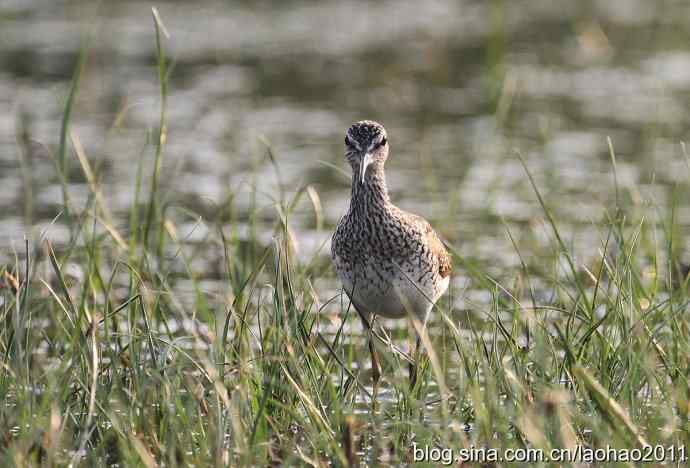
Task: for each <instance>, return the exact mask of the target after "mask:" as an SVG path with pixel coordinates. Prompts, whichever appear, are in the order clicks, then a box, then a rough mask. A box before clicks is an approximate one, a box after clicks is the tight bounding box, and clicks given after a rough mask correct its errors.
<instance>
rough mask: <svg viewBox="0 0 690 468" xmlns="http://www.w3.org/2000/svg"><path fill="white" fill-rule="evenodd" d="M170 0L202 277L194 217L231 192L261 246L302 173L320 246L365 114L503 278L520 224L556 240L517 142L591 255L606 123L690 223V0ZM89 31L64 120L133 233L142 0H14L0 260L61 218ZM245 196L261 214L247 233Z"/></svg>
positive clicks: (584, 254)
mask: <svg viewBox="0 0 690 468" xmlns="http://www.w3.org/2000/svg"><path fill="white" fill-rule="evenodd" d="M157 8H158V9H159V11H160V15H161V17H162V19H163V22H164V24H165V27H166V30H167V32H168V33H169V38H168V39H166V40H165V47H166V52H167V54H168V56H169V57H170V59H171V63H170V65H171V71H170V83H169V95H168V106H169V109H168V139H167V143H166V146H165V153H164V162H163V175H164V176H163V177H162V188H163V190H164V193H165V197H166V199H167V200H169V201H170V202H171V204H172V205H174V206H175V207H177V208H179V209H172V210H171V211H170V213H169V215H170V216H171V218H172V219H173V220H174V221H175V223H176V226H177V234H178V237H179V238H180V239H183V240H184V242H186V243H188V244H189V245H191V246H192V248H194V249H196V250H193V251H194V252H195V256H194V259H193V264H192V266H193V268H194V269H196V270H198V271H204V272H206V273H205V274H204V275H203V276H205V277H207V278H206V279H207V281H208V282H207V283H205V285H207V286H208V288H207V291H208V293H209V294H210V295H213V294H215V293H219V291H221V290H222V286H221V285H218V284H216V283H215V281H214V280H216V279H217V277H214V276H216V275H215V273H214V272H216V271H218V270H219V268H218V266H217V258H218V252H217V251H213V249H204V248H203V247H199V246H197V247H194V246H195V245H197V244H201V243H203V241H204V239H206V238H207V237H206V233H207V231H208V230H209V229H210V228H209V227H208V226H207V225H206V220H205V219H204V218H203V216H204V215H205V214H207V213H213V212H214V210H216V209H217V207H218V206H219V205H222V204H223V203H225V201H226V200H227V199H228V197H229V196H230V194H233V204H234V205H233V206H234V209H236V210H237V211H238V213H237V218H238V219H239V220H240V221H238V223H237V224H236V225H234V226H231V227H228V228H227V229H228V230H229V231H230V230H231V231H232V232H234V233H236V234H237V235H239V236H240V238H242V237H243V236H244V237H247V238H249V237H250V236H256V237H258V239H259V241H260V242H261V243H264V244H268V243H270V242H271V237H272V232H271V230H270V229H271V227H272V226H273V223H274V222H275V219H276V217H277V215H276V211H275V208H274V205H275V203H276V199H277V198H279V196H280V194H281V192H282V193H283V194H284V197H285V198H286V199H289V198H290V197H291V196H292V194H294V192H295V190H296V189H297V188H299V187H304V186H311V187H312V191H313V193H312V195H313V194H316V196H312V197H311V198H310V197H308V196H303V197H302V199H301V201H300V203H299V205H298V206H297V208H296V211H295V213H294V215H293V216H292V217H291V225H292V230H293V236H294V240H295V245H296V248H297V253H298V255H299V258H300V259H301V260H302V261H304V262H307V261H310V260H311V259H312V257H313V256H314V255H322V256H324V258H325V256H326V253H327V252H328V240H329V236H330V233H331V232H332V228H333V226H334V224H335V223H336V222H337V220H338V218H339V216H341V215H342V213H343V212H344V210H346V208H347V203H348V195H349V189H348V184H349V179H348V176H347V172H348V171H349V168H347V167H346V164H345V162H344V160H343V158H342V150H343V148H342V137H343V134H344V131H345V129H346V128H347V126H348V125H349V124H350V123H351V122H352V121H354V120H358V119H362V118H371V119H376V120H379V121H381V122H382V123H383V124H384V125H385V126H386V127H387V129H388V133H389V135H390V138H389V139H390V143H391V148H392V154H391V157H390V159H389V163H388V165H387V174H388V181H389V186H390V189H391V193H392V196H393V199H394V201H395V202H396V203H398V204H399V205H400V206H402V207H403V208H405V209H407V210H410V211H415V212H418V213H420V214H422V215H424V216H425V217H427V218H429V219H430V220H431V221H432V223H433V224H434V225H435V226H436V227H437V229H438V231H440V232H441V233H442V234H443V235H444V236H445V237H446V239H448V240H449V242H450V243H451V244H452V245H454V246H455V247H456V249H457V251H458V253H459V254H460V255H462V256H463V257H465V258H469V259H472V260H473V261H477V262H480V264H481V265H482V267H483V268H485V269H486V271H487V272H489V273H491V274H493V275H496V276H497V277H498V278H504V279H505V278H511V277H512V276H513V275H514V272H515V270H516V269H517V268H518V267H519V265H520V259H519V257H518V255H517V254H516V252H515V249H514V248H513V246H512V244H511V241H510V238H509V236H508V235H507V231H506V230H507V229H510V232H511V234H512V235H513V236H514V237H515V238H516V242H517V244H518V246H519V248H520V250H521V253H522V254H523V255H524V256H525V257H526V258H530V257H533V256H539V255H540V251H541V249H543V248H544V247H545V246H546V245H549V242H551V238H550V231H549V229H548V227H547V226H546V225H545V223H544V217H543V211H542V209H541V207H540V206H539V204H538V203H537V201H536V198H535V196H534V193H533V191H532V189H531V187H530V186H529V182H528V179H527V177H526V175H525V171H524V170H523V168H522V166H521V164H520V162H519V160H518V158H517V157H516V153H517V152H519V153H520V154H522V156H523V157H524V159H525V161H526V162H527V164H528V166H529V168H530V170H531V171H532V173H533V174H534V176H535V178H536V181H537V183H538V184H539V187H540V190H542V194H543V195H544V197H545V199H546V200H547V202H548V203H549V205H550V208H551V209H552V210H553V212H554V214H555V216H556V218H557V219H558V220H559V224H560V226H561V228H562V230H563V232H564V235H565V237H566V242H567V243H568V245H570V246H572V248H573V249H574V251H575V253H576V255H580V256H581V257H580V258H581V259H582V262H583V263H586V262H587V261H588V258H589V257H593V256H596V255H597V252H596V249H597V248H598V247H599V246H600V244H601V238H600V235H601V233H600V232H598V231H597V230H596V229H595V228H593V224H592V223H596V222H598V221H600V220H601V219H602V217H603V216H604V213H605V210H606V209H611V207H612V206H613V203H614V200H615V196H616V190H615V183H614V173H613V171H612V163H611V157H610V155H609V146H608V143H607V137H610V139H611V142H612V144H613V147H614V148H615V153H616V173H615V177H616V178H615V180H616V181H617V184H618V187H619V202H620V203H621V205H622V206H625V207H626V208H627V209H629V210H631V211H634V210H637V209H640V208H641V207H644V206H648V205H653V206H655V207H658V208H659V210H658V211H657V213H658V215H659V219H654V220H650V222H660V221H661V220H662V219H663V216H665V213H666V211H665V210H666V208H667V207H668V206H669V204H670V203H671V198H672V191H673V190H675V191H676V192H675V198H676V204H677V206H676V213H675V216H676V219H677V221H678V222H679V223H680V225H681V226H686V225H687V224H688V223H690V204H689V203H688V197H687V196H684V195H687V180H688V177H690V169H689V166H688V163H687V159H686V158H685V157H684V155H683V151H682V149H681V145H680V142H681V141H682V140H684V139H685V138H686V135H687V126H688V112H687V109H688V108H689V107H690V106H689V104H690V92H688V90H690V50H688V48H687V44H688V43H690V42H689V39H690V5H688V4H686V3H685V2H679V1H678V2H673V1H666V2H655V3H654V5H652V3H651V2H645V1H642V0H616V1H609V0H599V1H590V2H571V1H535V2H501V1H493V2H485V1H470V0H464V1H459V2H457V1H447V0H439V1H432V2H425V3H424V5H423V6H420V5H419V2H416V1H396V2H379V3H370V2H356V1H345V2H306V1H304V2H279V3H275V4H272V3H271V2H258V3H254V2H236V3H232V2H203V3H201V4H200V5H196V4H194V5H192V4H189V3H188V2H174V1H173V2H163V3H160V4H158V5H157ZM81 47H87V51H88V52H87V62H86V65H85V68H84V73H83V76H82V80H81V83H80V88H79V91H78V95H77V100H76V105H75V108H74V110H73V114H72V122H73V124H72V131H73V134H74V135H75V137H76V138H77V139H78V140H79V142H81V144H82V145H83V147H84V150H85V153H86V155H87V156H88V158H89V160H90V161H91V164H92V165H93V167H94V168H96V171H97V174H98V177H99V180H100V183H101V186H102V192H103V198H104V200H106V204H107V205H108V207H109V209H110V210H111V211H112V213H113V216H114V223H115V225H116V226H117V227H118V228H119V229H121V230H122V232H124V233H126V232H127V230H128V229H129V225H128V213H129V208H130V206H131V204H132V203H133V201H134V183H135V182H134V181H135V179H136V172H137V167H138V161H139V158H140V155H141V154H142V152H143V154H144V158H145V163H144V168H145V170H144V173H145V174H148V173H150V167H151V166H152V161H153V155H154V149H153V147H152V145H150V144H147V142H150V141H151V138H152V136H153V135H155V133H156V128H157V125H158V106H159V95H158V82H157V74H156V66H155V63H156V52H155V42H154V28H153V23H152V19H151V13H150V5H149V4H148V3H144V2H138V1H128V2H110V3H108V2H102V4H100V5H99V6H93V5H92V4H91V2H80V1H70V2H48V1H9V2H3V3H2V5H0V64H1V67H0V106H1V107H2V109H3V110H4V111H3V112H2V113H0V262H2V263H13V262H14V258H15V257H14V255H15V252H16V251H20V250H21V249H22V246H23V238H24V235H25V234H28V235H29V237H30V238H31V239H33V240H35V241H37V240H40V239H41V238H42V236H43V237H47V238H50V239H52V240H53V241H54V242H55V243H56V245H59V244H60V243H61V242H65V240H66V238H67V236H68V230H67V229H66V227H65V225H64V224H63V222H62V220H61V217H60V216H59V213H60V212H61V210H62V189H61V186H60V182H59V179H58V176H57V173H56V170H55V154H56V150H57V145H58V142H59V130H60V123H61V118H62V112H63V107H64V101H65V98H66V95H67V93H68V90H69V82H70V80H71V77H72V75H73V73H74V69H75V66H76V63H77V58H78V55H79V51H80V48H81ZM265 142H270V145H271V149H272V153H273V155H274V157H275V166H274V164H273V163H272V162H271V160H270V158H268V157H266V145H265ZM69 156H70V157H69V168H70V170H69V174H68V180H69V191H68V192H69V196H70V200H71V201H72V202H73V203H74V204H75V205H76V206H84V205H86V204H87V203H88V202H89V197H90V190H89V188H88V183H87V181H86V179H85V177H84V175H83V173H82V172H81V169H80V167H79V163H78V162H77V158H76V157H74V155H73V154H72V152H70V155H69ZM276 167H277V168H278V169H277V170H276ZM145 184H146V181H145ZM315 199H316V200H318V203H315V202H314V200H315ZM317 206H318V207H320V209H321V210H322V212H321V211H319V209H316V208H315V207H317ZM182 208H188V209H190V210H192V211H193V212H195V213H198V214H199V215H200V216H202V218H201V221H200V220H199V219H198V218H195V217H192V216H190V215H188V214H187V213H186V212H183V210H182ZM252 210H258V211H255V212H257V213H258V226H259V230H258V231H257V232H250V231H251V229H250V227H249V226H250V225H249V222H248V220H249V218H250V211H252ZM56 217H57V218H56ZM245 222H246V223H245ZM212 247H213V248H216V247H217V246H212ZM20 255H21V254H20ZM214 262H215V263H214ZM511 272H512V273H511ZM329 277H330V276H329ZM454 281H455V282H454V288H455V290H456V291H459V292H461V293H460V294H457V295H456V298H455V301H456V302H454V306H455V307H457V308H459V309H464V308H466V307H468V306H469V305H470V304H476V303H486V301H488V300H490V297H488V295H487V293H486V292H484V291H478V290H477V291H474V290H471V289H467V278H466V277H465V276H464V275H463V272H462V271H458V274H457V275H456V276H455V280H454ZM316 286H317V287H318V290H319V291H321V292H322V294H323V297H324V298H327V297H330V295H332V293H334V292H335V291H336V290H337V285H336V284H334V283H333V282H332V280H330V279H329V278H323V279H318V280H316ZM178 287H179V288H181V289H184V284H180V285H178Z"/></svg>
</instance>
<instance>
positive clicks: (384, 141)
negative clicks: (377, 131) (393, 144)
mask: <svg viewBox="0 0 690 468" xmlns="http://www.w3.org/2000/svg"><path fill="white" fill-rule="evenodd" d="M386 143H388V140H386V137H383V138H381V143H379V146H386Z"/></svg>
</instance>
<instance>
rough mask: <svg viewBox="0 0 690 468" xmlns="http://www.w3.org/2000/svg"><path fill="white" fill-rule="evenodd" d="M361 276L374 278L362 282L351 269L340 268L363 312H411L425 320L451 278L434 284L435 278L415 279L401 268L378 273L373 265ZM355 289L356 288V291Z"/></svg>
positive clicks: (399, 314)
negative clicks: (400, 269)
mask: <svg viewBox="0 0 690 468" xmlns="http://www.w3.org/2000/svg"><path fill="white" fill-rule="evenodd" d="M366 268H367V271H366V272H361V273H364V274H361V275H358V277H364V278H371V279H370V280H368V281H367V280H362V281H359V283H357V282H355V281H354V278H353V276H354V275H353V273H352V272H345V271H342V270H339V271H338V277H339V278H340V280H341V281H342V283H343V286H344V287H345V291H346V292H347V294H348V296H349V297H350V298H351V299H352V302H353V303H354V306H355V307H356V308H357V309H358V310H359V311H360V312H362V313H363V314H365V315H367V316H371V315H373V314H376V315H379V316H383V317H389V318H402V317H406V316H408V314H409V315H412V316H414V317H416V318H417V319H419V320H421V321H423V322H425V321H426V319H427V316H428V314H429V312H430V311H431V309H432V307H433V305H434V304H435V303H436V301H437V300H438V299H439V297H441V295H442V294H443V293H444V292H445V291H446V289H448V283H449V280H450V278H449V277H446V278H443V279H442V280H441V281H438V282H437V283H436V285H435V287H434V284H433V282H432V281H425V282H421V283H420V282H416V281H415V280H414V279H413V278H412V277H411V275H405V274H403V273H402V272H401V271H399V270H397V271H392V272H388V274H380V273H381V272H379V274H377V273H375V272H374V271H373V270H372V266H371V264H369V265H367V266H366ZM353 290H354V291H353Z"/></svg>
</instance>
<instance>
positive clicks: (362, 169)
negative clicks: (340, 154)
mask: <svg viewBox="0 0 690 468" xmlns="http://www.w3.org/2000/svg"><path fill="white" fill-rule="evenodd" d="M345 158H346V159H347V161H348V162H349V163H350V166H352V170H353V171H356V173H357V174H359V180H360V183H362V184H363V183H364V177H365V176H366V174H367V168H368V167H369V166H370V165H372V164H383V163H385V162H386V158H388V135H387V134H386V129H385V128H383V125H381V124H380V123H378V122H374V121H372V120H362V121H360V122H356V123H354V124H352V125H351V126H350V128H348V129H347V133H346V134H345Z"/></svg>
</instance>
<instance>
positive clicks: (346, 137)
mask: <svg viewBox="0 0 690 468" xmlns="http://www.w3.org/2000/svg"><path fill="white" fill-rule="evenodd" d="M345 144H346V145H347V146H352V142H351V141H350V137H349V136H347V135H345Z"/></svg>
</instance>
